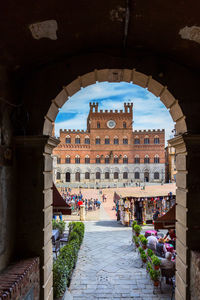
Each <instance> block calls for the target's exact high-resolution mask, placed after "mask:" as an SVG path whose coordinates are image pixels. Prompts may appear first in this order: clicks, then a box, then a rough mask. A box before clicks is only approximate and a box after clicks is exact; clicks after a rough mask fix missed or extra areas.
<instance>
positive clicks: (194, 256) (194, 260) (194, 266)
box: [190, 251, 200, 300]
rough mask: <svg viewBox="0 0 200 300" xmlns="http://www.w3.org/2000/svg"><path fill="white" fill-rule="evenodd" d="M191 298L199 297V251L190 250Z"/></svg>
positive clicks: (196, 298) (192, 299)
mask: <svg viewBox="0 0 200 300" xmlns="http://www.w3.org/2000/svg"><path fill="white" fill-rule="evenodd" d="M190 276H191V282H190V291H191V300H198V299H200V252H196V251H191V268H190Z"/></svg>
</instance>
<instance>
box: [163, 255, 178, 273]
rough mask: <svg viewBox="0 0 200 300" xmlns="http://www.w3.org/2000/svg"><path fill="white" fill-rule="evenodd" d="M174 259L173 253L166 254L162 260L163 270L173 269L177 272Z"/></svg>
mask: <svg viewBox="0 0 200 300" xmlns="http://www.w3.org/2000/svg"><path fill="white" fill-rule="evenodd" d="M171 259H172V253H171V252H166V254H165V258H162V259H161V263H160V267H161V269H165V270H168V269H171V270H175V262H174V261H172V260H171Z"/></svg>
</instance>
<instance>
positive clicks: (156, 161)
mask: <svg viewBox="0 0 200 300" xmlns="http://www.w3.org/2000/svg"><path fill="white" fill-rule="evenodd" d="M159 163H160V158H159V156H158V154H156V155H155V157H154V164H159Z"/></svg>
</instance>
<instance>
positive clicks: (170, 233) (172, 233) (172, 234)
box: [164, 229, 176, 249]
mask: <svg viewBox="0 0 200 300" xmlns="http://www.w3.org/2000/svg"><path fill="white" fill-rule="evenodd" d="M168 236H169V237H170V239H169V241H168V242H169V244H172V246H173V247H174V249H176V231H175V229H169V230H168V232H167V234H166V235H165V237H164V239H165V240H166V239H167V238H168Z"/></svg>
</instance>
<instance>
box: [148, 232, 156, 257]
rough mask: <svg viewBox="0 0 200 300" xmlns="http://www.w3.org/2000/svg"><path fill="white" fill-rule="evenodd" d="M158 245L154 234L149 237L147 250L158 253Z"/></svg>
mask: <svg viewBox="0 0 200 300" xmlns="http://www.w3.org/2000/svg"><path fill="white" fill-rule="evenodd" d="M157 243H158V240H157V238H156V237H155V234H154V233H152V235H150V236H148V237H147V248H149V249H151V250H153V251H154V252H155V251H156V245H157Z"/></svg>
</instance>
